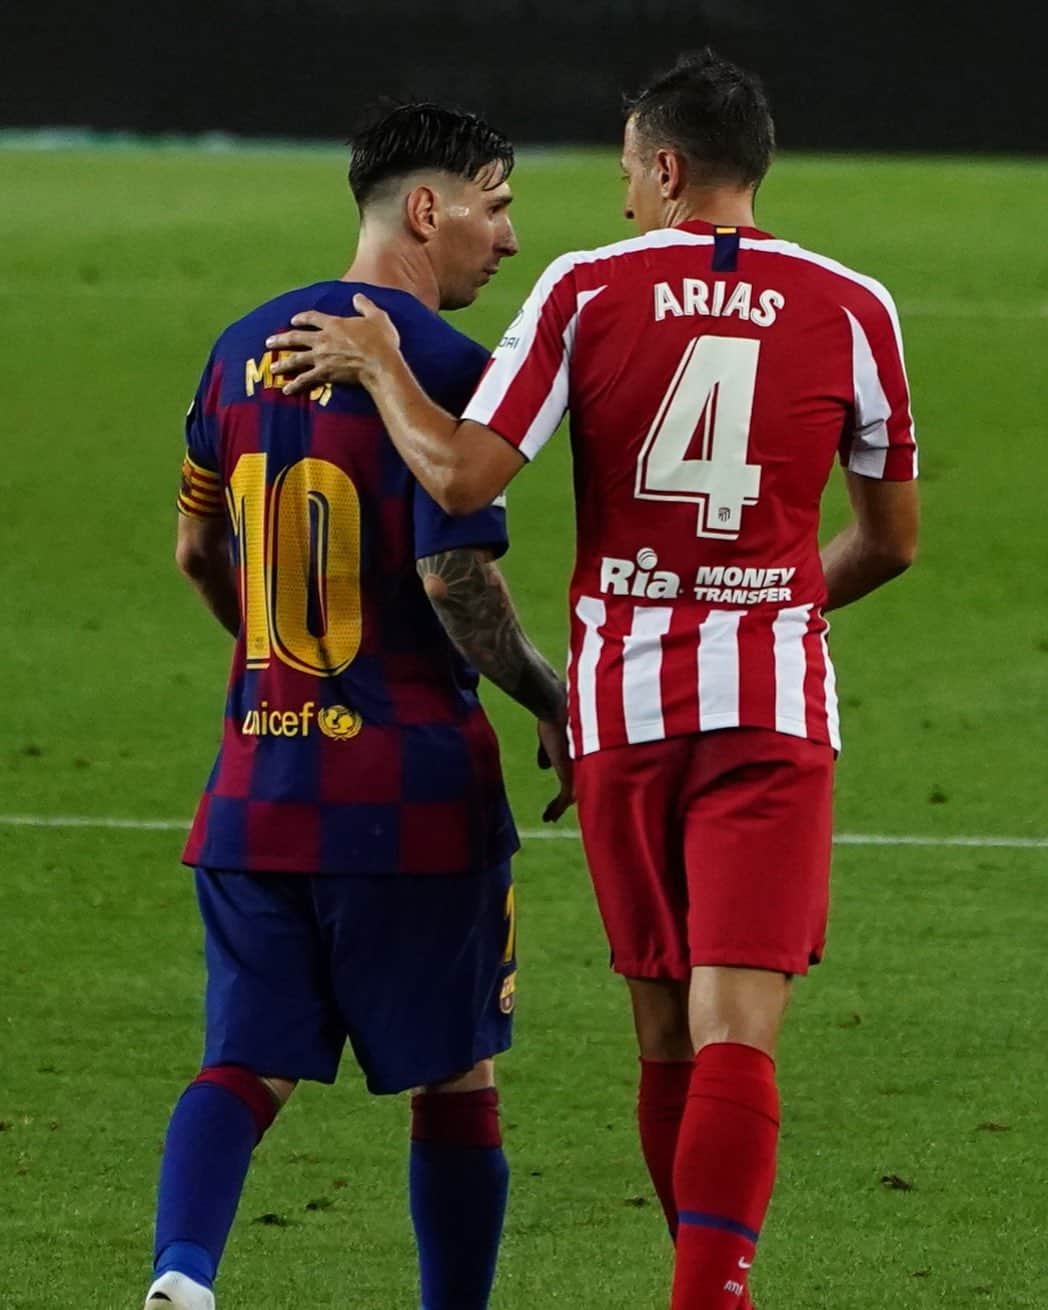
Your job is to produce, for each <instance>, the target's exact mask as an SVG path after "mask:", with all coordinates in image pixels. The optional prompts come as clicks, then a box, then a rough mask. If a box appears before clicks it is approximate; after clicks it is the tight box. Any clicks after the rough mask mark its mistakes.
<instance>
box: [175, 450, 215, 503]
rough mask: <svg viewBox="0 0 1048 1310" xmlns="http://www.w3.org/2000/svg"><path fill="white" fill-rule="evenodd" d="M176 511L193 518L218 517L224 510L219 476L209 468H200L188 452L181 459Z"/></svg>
mask: <svg viewBox="0 0 1048 1310" xmlns="http://www.w3.org/2000/svg"><path fill="white" fill-rule="evenodd" d="M178 512H179V513H180V514H188V515H189V517H190V518H194V519H213V518H219V517H220V516H221V515H223V514H224V513H225V512H226V507H225V494H224V492H223V490H222V479H221V477H220V476H219V475H218V474H217V473H212V471H211V470H210V469H206V468H201V466H200V465H199V464H197V463H195V462H194V461H193V460H192V459H191V458H190V457H189V455H188V454H187V455H186V457H185V459H183V461H182V485H181V486H180V487H179V491H178Z"/></svg>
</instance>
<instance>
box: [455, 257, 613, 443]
mask: <svg viewBox="0 0 1048 1310" xmlns="http://www.w3.org/2000/svg"><path fill="white" fill-rule="evenodd" d="M575 259H576V257H575V256H574V255H562V256H561V258H560V259H556V260H554V261H553V263H552V264H551V265H550V266H549V268H547V269H546V271H545V273H543V275H542V276H541V277H540V278H539V280H538V282H537V283H536V284H535V286H534V288H533V290H532V292H531V294H530V295H529V296H528V298H527V300H526V301H525V302H524V305H523V307H522V308H521V309H520V311H519V313H518V314H517V316H516V318H515V319H514V320H513V322H512V323H510V325H509V327H508V328H507V329H506V331H505V333H504V334H503V337H502V340H501V341H500V342H499V344H498V346H496V348H495V353H494V354H493V355H492V357H491V362H490V363H489V364H488V367H487V369H486V370H485V372H484V376H483V377H482V378H481V380H480V383H479V384H478V386H477V389H476V391H475V392H474V393H473V397H472V399H471V400H470V401H469V403H468V404H467V406H466V408H465V409H464V410H463V412H462V417H463V419H469V420H471V421H472V422H474V423H483V424H484V425H485V427H489V428H491V429H493V431H495V432H497V433H498V434H499V436H500V437H503V438H504V439H505V440H506V441H508V442H509V443H510V445H511V446H515V447H516V448H517V450H519V451H520V453H521V454H522V455H523V456H524V457H525V459H532V458H534V456H535V455H536V454H537V453H538V452H539V451H540V450H541V449H542V447H543V446H544V445H545V444H546V442H547V441H549V439H550V437H552V436H553V434H554V432H556V430H557V427H558V426H559V424H560V421H561V419H562V418H563V417H564V414H565V411H566V410H567V408H568V396H569V377H568V371H569V366H570V363H571V352H572V347H573V345H574V336H575V325H576V323H577V320H578V314H579V310H580V308H581V305H580V303H579V301H580V300H582V299H584V298H588V297H589V296H590V295H592V294H595V293H583V296H582V297H580V296H579V295H578V294H577V292H576V284H575Z"/></svg>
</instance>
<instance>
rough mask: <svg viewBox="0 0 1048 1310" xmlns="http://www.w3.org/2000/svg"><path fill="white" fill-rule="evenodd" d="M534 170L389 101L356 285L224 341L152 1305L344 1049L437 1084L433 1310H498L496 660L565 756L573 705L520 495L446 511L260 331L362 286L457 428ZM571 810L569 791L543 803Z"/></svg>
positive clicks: (202, 575)
mask: <svg viewBox="0 0 1048 1310" xmlns="http://www.w3.org/2000/svg"><path fill="white" fill-rule="evenodd" d="M512 163H513V152H512V147H511V146H510V144H509V143H508V142H507V141H506V140H505V138H503V137H502V136H500V135H499V134H498V133H496V132H494V131H493V130H492V129H491V128H489V127H488V126H487V125H486V124H484V123H483V122H481V121H480V120H479V119H477V118H475V117H473V116H471V115H467V114H462V113H459V112H457V111H449V110H444V109H441V108H439V107H437V106H433V105H401V106H397V107H395V108H393V109H392V110H387V111H385V112H384V113H383V115H382V116H381V117H380V118H378V119H376V121H374V122H373V123H372V124H371V125H370V126H368V127H367V128H366V129H365V130H363V131H362V132H361V133H360V134H359V136H358V138H357V140H356V141H355V143H354V154H353V162H352V165H351V169H350V184H351V187H352V190H353V193H354V196H355V197H356V200H357V202H358V205H359V206H360V210H361V234H360V243H359V247H358V250H357V253H356V256H355V258H354V261H353V264H352V266H351V267H350V269H349V271H348V272H347V273H346V274H345V276H344V277H343V278H342V279H340V280H338V281H329V282H320V283H317V284H315V285H313V286H309V287H305V288H303V289H301V290H298V291H292V292H289V293H288V294H286V295H283V296H279V297H277V298H276V299H275V300H272V301H269V302H268V303H267V304H265V305H263V306H261V307H260V308H258V309H256V310H254V311H253V312H252V313H250V314H248V315H247V316H246V317H244V318H243V319H241V320H239V321H238V322H237V323H234V324H233V325H232V326H231V327H229V328H228V329H227V330H226V331H225V332H223V333H222V335H221V336H220V337H219V339H218V342H217V343H216V345H215V347H214V349H213V350H212V352H211V356H210V358H209V360H208V363H207V366H206V368H205V370H204V375H203V378H202V380H201V383H200V387H199V389H198V391H197V395H196V398H195V399H194V401H193V404H192V406H191V408H190V411H189V416H188V420H187V425H186V432H187V447H188V449H187V453H186V457H185V464H184V468H183V479H182V489H181V494H180V497H179V511H180V513H179V530H178V546H177V555H178V562H179V564H180V566H181V567H182V569H183V571H184V572H185V573H186V574H187V576H188V577H189V578H190V580H191V581H192V582H193V583H194V584H195V586H196V587H197V589H198V590H199V591H200V593H201V595H202V596H203V598H204V600H205V601H206V603H207V604H208V606H209V607H210V609H211V611H212V612H213V613H214V614H215V616H216V617H217V618H218V619H219V620H220V621H221V622H222V623H223V624H224V625H225V627H226V628H227V629H228V630H229V632H230V633H231V634H232V635H233V636H234V637H235V638H236V646H235V651H234V657H233V668H232V675H231V678H230V684H229V691H228V696H227V701H226V710H225V718H224V724H223V732H222V743H221V748H220V750H219V754H218V759H217V761H216V763H215V767H214V769H213V771H212V774H211V778H210V780H209V782H208V785H207V789H206V791H205V793H204V796H203V799H202V800H201V803H200V807H199V809H198V811H197V815H196V819H195V821H194V824H193V829H192V832H191V834H190V837H189V842H188V845H187V847H186V852H185V857H184V858H185V861H186V862H187V863H188V864H190V865H192V866H194V867H195V868H196V870H197V874H196V878H197V893H198V898H199V903H200V909H201V913H202V916H203V919H204V924H205V930H206V959H207V971H208V981H207V1025H206V1026H207V1033H206V1043H205V1052H204V1058H203V1067H202V1070H201V1072H200V1074H199V1075H198V1076H197V1078H196V1079H194V1081H193V1082H192V1083H191V1084H190V1086H189V1087H188V1088H187V1089H186V1091H185V1093H184V1094H183V1096H182V1098H181V1099H180V1101H179V1102H178V1105H177V1106H176V1108H175V1110H174V1113H173V1116H172V1119H171V1124H170V1128H169V1130H168V1135H167V1142H166V1146H165V1153H164V1161H163V1167H162V1172H161V1180H160V1192H159V1202H158V1216H157V1232H156V1249H155V1263H154V1269H155V1281H154V1283H153V1285H152V1287H151V1288H150V1290H149V1293H148V1295H147V1301H146V1304H147V1306H148V1307H153V1308H154V1310H157V1308H159V1307H175V1310H211V1307H213V1305H214V1296H213V1292H212V1290H211V1289H212V1284H213V1281H214V1278H215V1275H216V1272H217V1269H218V1264H219V1260H220V1258H221V1255H222V1250H223V1247H224V1245H225V1242H226V1238H227V1236H228V1233H229V1230H230V1227H231V1225H232V1222H233V1217H234V1214H235V1212H236V1207H237V1203H238V1201H239V1197H240V1192H241V1188H242V1186H243V1182H244V1178H245V1176H246V1172H247V1168H248V1164H249V1161H250V1157H251V1153H252V1151H253V1149H254V1147H255V1145H256V1143H257V1142H258V1140H259V1139H260V1138H261V1136H262V1134H263V1133H264V1132H265V1131H266V1129H267V1128H268V1127H269V1125H270V1124H271V1123H272V1121H273V1119H274V1117H275V1115H276V1113H277V1111H278V1109H279V1107H280V1106H281V1105H282V1104H283V1103H284V1102H285V1101H286V1100H287V1098H288V1096H289V1095H290V1093H291V1091H292V1090H293V1089H294V1087H295V1085H296V1083H297V1082H298V1080H300V1079H302V1078H308V1079H315V1080H318V1081H321V1082H329V1083H330V1082H333V1081H334V1078H335V1074H336V1071H337V1068H338V1064H339V1060H340V1056H341V1054H342V1050H343V1047H344V1045H345V1042H346V1040H347V1039H348V1040H349V1042H350V1043H351V1045H352V1047H353V1050H354V1053H355V1055H356V1057H357V1060H358V1061H359V1063H360V1065H361V1067H362V1069H363V1070H364V1073H365V1075H366V1077H367V1083H368V1087H369V1089H370V1090H371V1091H372V1092H375V1093H391V1092H400V1091H403V1090H405V1089H407V1088H416V1089H418V1090H417V1093H416V1095H415V1097H414V1099H413V1102H412V1145H411V1169H410V1192H411V1210H412V1218H413V1221H414V1225H415V1232H416V1238H417V1243H418V1248H419V1259H420V1269H421V1283H422V1301H423V1304H424V1306H425V1307H426V1308H427V1310H473V1308H474V1307H476V1308H477V1310H480V1308H481V1307H483V1306H485V1305H486V1304H487V1299H488V1294H489V1290H490V1286H491V1281H492V1278H493V1275H494V1267H495V1258H496V1254H497V1249H498V1243H499V1237H500V1233H501V1226H502V1216H503V1212H504V1207H505V1198H506V1186H507V1167H506V1162H505V1159H504V1156H503V1154H502V1149H501V1138H500V1132H499V1122H498V1109H497V1094H496V1091H495V1087H494V1069H493V1062H492V1057H493V1056H495V1055H496V1054H497V1053H498V1052H500V1051H502V1050H505V1049H506V1048H507V1047H508V1045H509V1042H510V1027H511V1013H512V1009H513V1001H514V986H515V968H516V965H515V958H514V935H515V934H514V906H513V891H512V887H511V883H510V876H509V863H508V862H509V858H510V856H511V855H512V854H513V852H514V851H515V850H516V848H517V844H518V843H517V836H516V832H515V829H514V826H513V821H512V818H511V816H510V813H509V809H508V806H507V803H506V798H505V794H504V790H503V783H502V777H501V771H500V764H499V754H498V747H497V744H496V741H495V737H494V734H493V732H492V729H491V727H490V725H489V723H488V721H487V718H486V717H485V715H484V712H483V710H482V708H481V706H480V702H479V700H478V697H477V673H476V672H475V671H474V669H475V668H478V669H480V670H481V671H482V672H484V673H485V674H487V675H488V676H489V677H490V678H491V679H492V680H493V681H495V682H496V683H497V684H498V685H499V686H501V687H502V688H503V689H504V690H505V691H506V692H508V693H509V694H510V695H511V696H513V697H514V698H515V699H516V700H518V701H519V702H520V703H521V704H522V705H524V706H526V707H527V708H528V709H529V710H531V711H532V712H533V713H534V714H535V716H536V718H537V719H538V720H539V722H540V731H541V732H542V733H543V740H544V742H545V744H546V749H547V752H548V754H549V755H550V756H551V757H552V758H553V761H554V763H555V764H559V763H560V762H561V760H562V758H563V741H564V733H563V723H564V716H565V709H564V691H563V687H562V685H561V683H560V681H559V679H558V678H557V676H556V674H555V673H554V672H553V670H552V669H551V667H550V666H549V665H548V664H547V663H546V661H545V660H543V659H542V657H541V656H540V655H539V654H538V653H537V652H536V651H535V649H534V648H533V647H532V646H531V644H530V643H529V642H528V640H527V638H526V637H525V636H524V634H523V632H522V631H521V629H520V626H519V623H518V622H517V620H516V617H515V614H514V611H513V607H512V603H511V601H510V599H509V596H508V593H507V591H506V588H505V585H504V584H503V582H502V579H501V576H500V575H499V572H498V570H497V567H496V565H495V564H494V562H493V561H494V559H495V558H496V557H498V556H499V555H501V554H502V553H503V552H504V551H505V549H506V546H507V537H506V523H505V511H504V509H503V508H502V507H501V506H500V505H492V506H490V507H487V508H484V509H482V510H480V511H479V512H478V513H476V514H473V515H470V516H469V517H466V518H457V519H453V518H451V517H449V516H448V515H447V514H445V513H444V512H443V511H442V510H441V509H439V508H438V506H437V505H436V503H435V502H434V501H433V500H431V499H430V497H429V496H428V495H427V494H426V493H425V492H424V491H423V490H422V489H421V488H420V487H419V485H418V484H417V483H416V482H415V480H414V478H413V477H412V475H411V474H410V473H409V472H408V470H407V467H406V466H405V464H404V463H403V461H402V460H401V458H400V456H399V455H398V454H397V453H396V450H395V448H394V446H393V444H392V443H391V441H390V440H389V438H388V436H387V434H386V432H385V429H384V428H383V425H382V423H381V421H380V420H379V418H378V416H377V414H376V411H375V407H374V405H373V403H372V401H371V400H370V398H369V397H368V395H367V393H366V392H364V391H363V390H362V389H359V388H347V389H343V388H332V387H321V388H317V389H316V390H314V391H313V392H311V393H310V394H308V395H304V396H300V397H294V398H291V397H288V396H285V395H284V394H283V392H282V390H281V381H280V379H279V378H274V375H273V373H272V367H273V364H274V362H275V360H274V356H273V354H272V353H271V352H269V351H267V349H266V345H265V341H266V337H267V336H268V335H270V334H272V333H273V332H275V331H278V330H280V329H281V328H283V327H285V326H286V325H287V324H288V323H289V322H290V320H291V317H292V316H293V315H294V314H296V313H298V312H300V311H302V310H305V309H321V310H326V311H328V312H330V313H333V314H345V313H349V312H351V306H352V301H353V296H354V295H355V294H356V293H357V292H359V291H361V290H362V289H363V290H366V291H367V293H368V295H369V296H370V297H371V298H372V299H373V300H374V301H375V302H376V303H378V304H381V305H382V306H383V308H384V309H385V310H386V311H387V313H388V314H389V315H390V317H391V318H392V320H393V321H394V322H395V323H396V324H397V328H398V331H399V333H400V338H401V341H402V343H403V347H404V350H405V352H406V354H407V356H408V358H410V359H411V361H412V367H413V368H414V370H415V373H416V376H417V377H419V379H420V380H421V381H422V382H423V384H424V385H425V386H426V387H427V389H428V390H429V393H430V395H431V396H432V397H433V398H434V399H435V400H437V401H439V403H440V404H441V405H442V406H445V407H447V408H448V409H450V410H452V411H453V412H459V411H460V410H461V408H462V406H463V405H464V404H465V402H466V400H467V399H468V397H469V395H470V394H471V392H472V390H473V387H474V386H475V384H476V382H477V380H478V378H479V376H480V374H481V372H482V371H483V369H484V367H485V365H486V362H487V352H486V351H484V350H483V349H482V348H481V347H480V346H478V345H477V344H476V343H475V342H473V341H471V340H469V339H468V338H467V337H464V336H463V335H462V334H461V333H459V332H457V331H455V329H453V328H452V327H450V326H449V325H448V324H447V323H445V322H444V321H443V319H441V318H440V317H439V316H438V315H437V313H436V310H437V309H455V308H458V307H460V306H463V305H466V304H469V303H470V302H471V301H472V300H473V299H474V298H475V296H476V294H477V292H478V290H479V288H480V287H481V286H482V285H483V284H484V283H485V282H487V281H488V279H489V278H490V277H491V276H492V274H493V273H494V272H496V270H497V268H498V264H499V261H500V260H501V259H503V258H504V257H506V256H509V255H513V254H514V253H515V252H516V249H517V243H516V237H515V235H514V232H513V227H512V224H511V223H510V220H509V216H508V212H507V211H508V205H509V203H510V199H511V196H510V190H509V186H508V183H507V177H508V174H509V172H510V169H511V167H512ZM562 778H563V779H566V772H562ZM569 801H570V790H569V787H568V784H567V782H566V781H564V782H563V784H562V789H561V793H560V795H559V796H558V797H557V798H556V800H555V801H554V802H552V803H551V806H550V809H549V810H548V812H547V813H548V814H549V816H550V817H556V816H557V815H558V814H559V813H560V812H561V811H562V809H563V808H564V807H565V806H566V804H567V803H569Z"/></svg>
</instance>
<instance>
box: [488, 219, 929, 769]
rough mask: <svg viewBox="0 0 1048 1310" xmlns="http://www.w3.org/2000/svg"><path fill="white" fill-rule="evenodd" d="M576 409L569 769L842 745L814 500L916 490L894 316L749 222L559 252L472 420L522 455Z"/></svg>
mask: <svg viewBox="0 0 1048 1310" xmlns="http://www.w3.org/2000/svg"><path fill="white" fill-rule="evenodd" d="M565 411H569V412H570V416H571V442H572V449H573V452H574V460H575V485H576V518H577V528H578V551H577V558H576V566H575V572H574V575H573V577H572V582H571V600H570V604H571V653H570V668H569V683H570V706H569V722H570V734H571V739H572V749H573V751H574V753H575V754H576V755H584V754H587V753H588V752H590V751H595V750H600V749H606V748H608V747H613V746H620V745H623V744H626V743H630V742H644V741H653V740H658V739H660V738H663V737H673V736H678V735H681V734H684V733H692V732H703V731H708V730H711V729H716V728H731V727H760V728H769V729H771V730H773V731H778V732H784V733H789V734H790V735H792V736H798V737H807V738H809V739H811V740H812V741H817V742H828V743H830V744H831V745H832V746H834V747H835V748H837V747H839V744H840V743H839V735H838V716H837V698H836V692H835V680H834V672H833V665H832V663H831V662H830V656H829V650H828V648H827V644H826V633H827V629H828V624H827V623H826V620H825V619H824V618H823V616H822V605H823V603H824V601H825V595H826V592H825V582H824V579H823V574H822V567H821V564H820V561H819V549H818V527H819V502H820V498H821V496H822V492H823V489H824V487H825V485H826V482H827V479H828V478H829V475H830V472H831V470H832V467H833V462H834V457H835V455H837V454H838V452H839V455H840V458H841V460H842V462H843V463H844V464H845V465H846V466H847V467H848V468H849V469H851V470H852V471H854V472H855V473H858V474H861V475H863V476H865V477H870V478H886V479H894V480H906V479H910V478H913V477H915V476H916V446H915V442H914V434H913V420H912V418H911V416H910V403H909V391H908V386H907V381H906V373H905V369H904V366H903V358H902V341H901V337H900V332H899V321H898V316H897V314H896V311H895V306H894V304H893V303H892V299H891V297H890V295H889V294H888V292H887V291H886V290H885V289H884V288H883V287H882V286H881V285H880V284H879V283H877V282H874V281H873V280H872V279H870V278H867V277H862V276H861V275H860V274H858V273H853V272H852V271H851V270H850V269H847V268H845V267H844V266H843V265H841V264H838V263H835V262H834V261H833V260H830V259H826V258H824V257H822V256H821V255H816V254H812V253H810V252H809V251H807V250H803V249H801V247H800V246H797V245H794V244H792V243H791V242H787V241H779V240H776V239H775V238H773V237H771V236H769V235H768V234H767V233H765V232H759V231H757V230H756V229H753V228H714V227H713V226H711V225H710V224H708V223H703V222H688V223H684V224H682V225H681V226H680V227H676V228H669V229H663V230H658V231H654V232H649V233H647V234H646V235H644V236H641V237H636V238H634V239H632V240H627V241H620V242H618V243H617V244H615V245H611V246H604V247H602V248H601V249H598V250H592V251H585V252H576V253H573V254H568V255H564V256H562V257H561V258H560V259H557V260H555V261H554V262H553V263H552V264H551V265H550V267H549V268H548V269H547V270H546V272H545V273H544V274H543V276H542V277H541V278H540V279H539V281H538V283H537V285H536V286H535V288H534V290H533V291H532V293H531V295H530V296H529V297H528V299H527V301H526V302H525V304H524V307H523V308H522V309H521V311H520V313H519V314H518V315H517V317H516V318H515V319H514V320H513V322H512V323H511V324H510V326H509V328H508V329H507V331H506V334H505V336H504V337H503V338H502V341H501V342H500V343H499V346H498V348H497V349H496V351H495V353H494V356H493V358H492V360H491V363H490V364H489V365H488V368H487V371H486V372H485V374H484V376H483V378H482V379H481V381H480V383H479V385H478V387H477V390H476V392H475V394H474V396H473V399H472V400H471V401H470V403H469V405H468V406H467V408H466V411H465V414H464V417H465V418H467V419H472V420H474V421H476V422H478V423H484V424H486V425H487V426H489V427H491V428H493V429H494V430H495V431H496V432H498V433H499V434H500V435H501V436H503V437H504V438H505V439H506V440H507V441H508V442H510V443H511V444H512V445H514V446H516V447H517V448H518V449H519V450H520V451H521V453H522V454H523V455H525V456H526V457H527V458H528V459H531V458H532V457H533V456H534V455H535V454H537V452H538V451H539V450H540V449H541V448H542V446H543V445H544V444H545V443H546V442H547V441H548V440H549V438H550V437H551V436H552V435H553V433H554V431H555V430H556V428H557V426H558V425H559V423H560V421H561V419H562V418H563V416H564V413H565Z"/></svg>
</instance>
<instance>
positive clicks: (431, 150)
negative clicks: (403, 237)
mask: <svg viewBox="0 0 1048 1310" xmlns="http://www.w3.org/2000/svg"><path fill="white" fill-rule="evenodd" d="M350 145H351V146H352V148H353V156H352V159H351V160H350V164H349V187H350V190H351V191H352V192H353V195H354V198H355V199H356V202H357V205H358V206H359V208H360V209H361V210H363V209H364V207H365V205H366V204H367V203H368V201H369V200H370V199H371V197H372V195H373V194H374V192H375V190H376V188H377V187H380V186H381V185H382V183H383V182H387V181H389V180H391V179H393V178H399V177H404V176H406V175H407V174H408V173H413V172H414V171H415V170H416V169H419V168H436V169H440V170H441V172H444V173H451V174H454V175H455V176H457V177H463V178H468V179H473V178H475V177H476V176H477V174H478V173H479V172H480V171H481V169H483V168H485V167H487V166H490V165H496V166H497V167H496V168H495V169H494V171H493V173H492V180H491V182H490V184H489V185H488V186H487V187H486V188H485V189H488V190H490V189H493V188H494V187H496V186H498V185H499V184H500V183H502V182H504V181H505V180H506V178H507V177H509V175H510V173H511V171H512V169H513V146H512V145H511V143H510V142H509V140H508V139H507V138H506V137H504V136H503V135H502V133H501V132H497V131H496V130H495V129H494V128H493V127H489V126H488V124H487V123H485V122H484V120H483V119H482V118H478V117H477V115H476V114H467V113H465V112H464V111H463V110H461V109H446V108H444V107H443V106H442V105H435V104H431V103H429V102H428V101H417V102H407V103H400V102H396V101H388V100H387V101H385V102H382V103H380V104H378V105H376V106H375V107H374V108H373V109H372V110H371V112H370V114H369V115H368V116H367V118H366V119H365V120H364V121H363V122H362V123H361V124H360V126H359V127H358V128H357V130H356V131H355V132H354V134H353V136H352V138H351V139H350Z"/></svg>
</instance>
